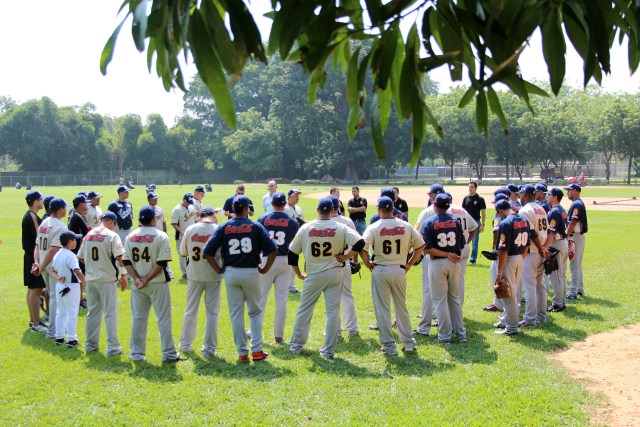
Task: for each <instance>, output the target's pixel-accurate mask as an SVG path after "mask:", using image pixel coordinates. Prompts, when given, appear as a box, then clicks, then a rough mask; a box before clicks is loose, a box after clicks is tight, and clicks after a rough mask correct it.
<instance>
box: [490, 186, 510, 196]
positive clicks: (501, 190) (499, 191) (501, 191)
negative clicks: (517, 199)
mask: <svg viewBox="0 0 640 427" xmlns="http://www.w3.org/2000/svg"><path fill="white" fill-rule="evenodd" d="M498 194H504V195H505V196H507V197H509V196H510V195H511V190H509V189H508V188H507V187H500V188H498V189H497V190H496V191H494V192H493V195H494V196H497V195H498Z"/></svg>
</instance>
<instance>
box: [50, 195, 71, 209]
mask: <svg viewBox="0 0 640 427" xmlns="http://www.w3.org/2000/svg"><path fill="white" fill-rule="evenodd" d="M66 207H67V202H65V201H64V199H61V198H60V197H54V198H53V199H52V200H51V201H50V202H49V209H51V212H55V211H57V210H60V209H62V208H66Z"/></svg>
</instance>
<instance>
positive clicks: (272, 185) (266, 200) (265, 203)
mask: <svg viewBox="0 0 640 427" xmlns="http://www.w3.org/2000/svg"><path fill="white" fill-rule="evenodd" d="M277 189H278V184H276V182H275V181H269V184H267V191H268V192H267V194H265V195H264V196H262V209H264V212H265V213H271V212H273V209H272V207H271V200H273V194H274V193H275V192H276V190H277Z"/></svg>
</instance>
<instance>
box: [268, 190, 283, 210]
mask: <svg viewBox="0 0 640 427" xmlns="http://www.w3.org/2000/svg"><path fill="white" fill-rule="evenodd" d="M271 204H272V205H273V206H284V205H286V204H287V197H286V196H285V195H284V193H283V192H281V191H276V192H275V193H273V198H272V199H271Z"/></svg>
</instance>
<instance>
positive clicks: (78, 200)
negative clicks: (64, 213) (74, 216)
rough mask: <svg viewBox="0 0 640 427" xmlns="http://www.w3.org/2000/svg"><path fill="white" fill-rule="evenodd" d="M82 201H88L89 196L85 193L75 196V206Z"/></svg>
mask: <svg viewBox="0 0 640 427" xmlns="http://www.w3.org/2000/svg"><path fill="white" fill-rule="evenodd" d="M80 203H87V198H86V197H85V196H83V195H78V196H76V197H74V198H73V207H74V208H77V207H78V205H79V204H80Z"/></svg>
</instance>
